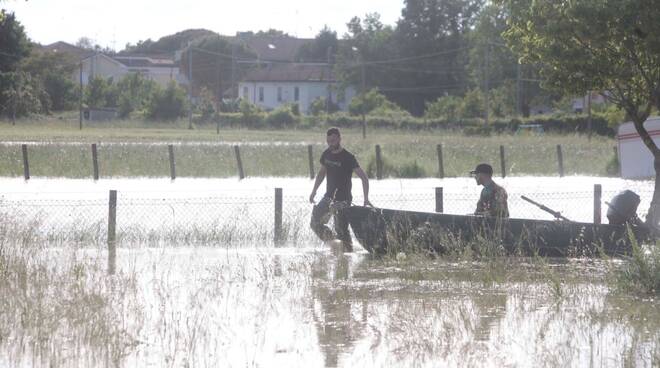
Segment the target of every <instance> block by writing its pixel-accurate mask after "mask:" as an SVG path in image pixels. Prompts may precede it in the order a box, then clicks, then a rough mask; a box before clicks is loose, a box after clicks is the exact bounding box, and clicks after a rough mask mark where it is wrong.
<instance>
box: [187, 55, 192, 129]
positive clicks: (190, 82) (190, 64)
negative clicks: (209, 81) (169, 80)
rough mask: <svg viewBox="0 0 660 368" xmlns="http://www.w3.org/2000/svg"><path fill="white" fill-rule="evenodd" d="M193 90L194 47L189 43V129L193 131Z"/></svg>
mask: <svg viewBox="0 0 660 368" xmlns="http://www.w3.org/2000/svg"><path fill="white" fill-rule="evenodd" d="M192 89H193V79H192V47H191V46H190V43H188V102H189V103H190V108H189V109H188V129H192V116H193V101H192Z"/></svg>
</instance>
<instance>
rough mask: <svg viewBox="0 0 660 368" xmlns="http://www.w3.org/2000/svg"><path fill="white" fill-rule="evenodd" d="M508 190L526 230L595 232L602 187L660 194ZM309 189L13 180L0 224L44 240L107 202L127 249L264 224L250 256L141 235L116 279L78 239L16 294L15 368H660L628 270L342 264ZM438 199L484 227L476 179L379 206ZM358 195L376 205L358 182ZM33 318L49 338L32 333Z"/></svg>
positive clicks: (38, 259) (348, 257)
mask: <svg viewBox="0 0 660 368" xmlns="http://www.w3.org/2000/svg"><path fill="white" fill-rule="evenodd" d="M497 181H498V182H499V183H502V184H504V186H505V187H506V189H507V190H508V192H509V196H510V199H511V203H510V206H511V213H512V216H513V217H535V218H548V216H549V215H547V214H544V213H543V212H541V211H540V210H536V209H535V208H533V207H530V206H529V205H527V204H526V203H525V202H523V201H520V200H517V199H515V198H517V196H518V195H519V194H525V195H528V196H530V197H532V198H536V199H539V201H540V202H543V203H544V204H546V205H548V206H550V207H554V209H557V210H562V211H563V212H562V213H563V214H564V215H565V216H567V217H569V218H571V219H576V220H582V221H590V220H591V218H592V216H593V185H594V184H602V186H603V199H604V200H609V198H610V197H611V195H613V194H614V193H616V192H618V191H620V190H622V189H632V190H634V191H636V192H637V193H639V194H640V195H641V196H642V199H643V203H642V205H640V211H639V212H640V214H642V213H643V212H645V211H646V209H647V208H648V201H650V196H651V194H652V190H653V185H652V182H645V181H624V180H620V179H607V178H593V177H566V178H561V179H560V178H538V177H535V178H525V177H516V178H507V179H504V180H497ZM311 185H312V182H311V181H310V180H308V179H282V178H260V179H257V178H253V179H248V180H244V181H240V182H239V181H238V180H231V179H194V180H193V179H187V180H179V179H177V181H176V182H174V183H172V182H170V181H169V180H164V179H162V180H159V179H120V180H101V181H99V182H96V183H94V182H92V181H86V180H64V179H36V180H31V181H30V182H29V183H25V182H24V181H22V180H17V179H0V187H1V188H2V193H1V195H2V200H0V213H4V214H7V213H11V212H12V211H19V210H20V211H22V212H20V213H19V214H20V215H21V216H22V217H20V218H19V219H14V220H12V221H15V222H16V223H20V221H27V222H29V221H30V220H33V219H34V218H33V215H34V216H36V215H38V217H39V219H40V221H36V222H34V221H33V222H31V224H32V226H34V227H36V228H37V229H34V231H33V232H32V233H31V235H30V236H33V237H34V239H42V238H40V237H39V234H40V233H41V232H45V233H47V232H49V231H52V229H53V228H56V227H57V226H58V224H59V226H61V227H62V228H66V227H67V226H71V224H72V223H76V222H79V221H81V218H79V217H78V215H80V214H83V215H84V216H86V217H94V216H97V212H100V214H98V216H100V218H101V221H103V220H104V219H105V218H104V217H103V216H107V213H108V212H107V195H108V190H110V189H115V190H118V191H119V193H120V200H119V202H118V228H119V232H120V233H121V231H128V230H127V229H133V230H134V229H135V227H136V226H139V225H140V224H146V225H145V227H144V229H147V230H148V231H151V232H154V231H158V230H159V229H161V228H160V227H159V226H161V225H162V224H165V226H167V228H166V229H164V230H163V229H161V230H163V231H171V232H174V233H182V232H185V229H184V227H190V226H199V230H198V231H199V232H203V231H204V230H205V229H206V230H208V229H207V227H212V226H217V225H222V221H225V220H226V219H227V218H231V217H236V216H237V213H236V212H234V211H233V209H232V210H227V208H230V207H232V206H235V207H236V208H239V209H240V211H242V212H240V214H242V215H243V216H246V218H250V221H247V222H248V224H247V225H245V224H244V223H242V222H241V221H237V222H234V224H236V226H238V227H237V228H232V229H234V230H236V229H238V230H237V231H236V233H235V238H236V239H238V240H239V241H237V242H234V241H231V242H230V241H228V242H227V243H223V241H221V240H218V239H219V238H212V239H213V240H212V241H211V242H209V243H207V244H205V243H204V242H200V241H198V242H193V243H187V242H183V241H180V239H179V238H177V237H176V236H173V237H170V238H167V239H165V240H162V241H161V242H160V243H157V244H156V245H154V244H153V243H150V242H144V243H143V242H141V241H139V240H136V241H135V243H131V239H136V238H130V237H127V238H126V239H125V240H124V241H123V242H120V247H119V249H118V251H117V271H116V274H115V276H107V275H106V274H105V270H106V265H107V251H106V250H105V247H104V246H102V245H99V244H98V243H92V244H89V245H86V244H85V243H80V242H74V241H73V240H72V239H70V238H66V237H64V238H61V239H60V240H62V239H64V240H63V241H60V242H59V243H58V244H57V246H49V247H47V248H44V249H40V250H35V251H34V252H33V253H30V258H29V259H30V262H29V263H33V264H34V265H35V266H43V268H39V270H40V271H39V273H38V275H39V276H38V277H39V278H38V279H39V280H46V281H45V285H41V286H39V285H40V284H39V283H36V285H33V286H29V285H30V283H28V284H27V285H24V286H23V287H24V288H26V291H25V292H17V293H16V294H13V293H11V292H7V290H11V289H10V288H3V290H5V292H6V294H5V295H4V296H3V301H2V303H3V304H2V305H3V312H2V315H0V316H1V317H2V318H0V366H25V367H31V366H75V367H79V366H109V367H114V366H121V367H124V366H125V367H166V366H168V367H232V366H235V367H245V366H250V367H252V366H255V367H270V366H285V367H324V366H325V367H335V366H337V367H353V366H359V367H393V366H394V367H397V366H401V367H463V366H467V367H492V366H515V367H518V366H519V367H531V366H534V367H536V366H541V367H544V366H548V367H556V366H562V367H563V366H580V367H582V366H588V367H592V366H593V367H620V366H635V367H654V366H658V365H659V364H660V302H659V301H658V300H657V299H654V298H652V297H645V298H644V297H638V296H632V295H628V294H625V293H620V292H616V291H615V288H614V283H613V281H612V280H611V278H610V274H611V272H612V271H615V270H617V269H619V268H621V267H622V266H623V265H624V263H625V261H624V260H607V259H602V260H590V259H536V258H513V257H511V258H498V259H492V260H479V261H475V260H472V259H429V258H426V257H423V256H420V255H414V254H411V255H406V256H401V257H397V259H373V258H372V257H370V256H369V255H368V254H366V253H365V252H364V251H362V250H361V249H360V248H359V247H356V252H355V253H341V252H339V251H337V250H336V249H332V248H331V247H329V246H326V245H324V244H321V243H320V242H319V241H317V240H316V239H314V237H313V236H311V235H310V233H309V232H308V231H307V230H306V227H307V225H306V224H307V221H308V214H309V213H308V211H309V204H307V203H306V199H307V196H308V195H309V191H310V189H311ZM276 187H280V188H283V190H284V195H285V201H284V204H285V205H284V212H285V219H286V218H288V219H289V220H291V219H297V220H298V222H300V223H301V224H300V226H301V230H300V233H299V234H298V236H297V237H290V238H288V240H287V242H288V243H287V244H286V246H284V247H274V246H273V245H272V244H270V243H269V238H268V236H264V237H262V238H257V239H255V238H254V237H251V235H252V234H253V233H254V232H259V231H264V232H267V231H268V229H269V227H271V226H272V221H273V220H272V217H273V212H272V211H273V201H272V195H273V191H274V188H276ZM435 187H443V189H444V193H445V201H444V207H445V212H448V213H466V212H470V211H471V208H472V206H473V205H474V203H475V202H476V198H477V196H478V194H479V188H478V187H476V185H474V183H473V181H472V180H470V179H468V178H456V179H445V180H438V179H424V180H384V181H372V182H371V193H372V195H371V199H372V202H374V204H375V205H377V206H379V205H380V206H383V207H390V208H408V209H416V210H423V211H432V210H433V208H434V206H435V201H434V188H435ZM353 192H354V194H358V193H361V186H360V182H359V180H358V181H354V187H353ZM287 196H288V197H287ZM122 201H123V202H122ZM360 201H361V196H357V195H356V198H355V200H354V202H356V203H359V202H360ZM20 203H23V204H24V205H23V206H22V207H23V208H19V206H18V204H20ZM122 206H123V207H124V208H128V209H125V210H124V211H127V212H124V214H125V215H126V217H128V218H126V219H122V218H121V214H122V212H121V208H122ZM25 207H27V208H25ZM87 207H90V208H94V210H93V211H91V210H90V211H87V210H85V209H86V208H87ZM96 207H99V210H98V211H97V210H96ZM162 208H167V211H165V210H163V211H162V212H161V209H162ZM215 212H226V215H222V216H221V215H218V214H216V213H215ZM287 216H289V217H287ZM209 217H211V218H214V219H213V220H212V221H209V220H208V218H209ZM4 218H5V219H7V218H8V217H4ZM205 219H206V222H205ZM89 221H91V222H94V221H97V219H90V220H89ZM268 221H271V222H268ZM262 223H265V225H263V226H262V227H263V229H261V227H259V226H261V225H260V224H262ZM35 224H36V225H35ZM200 224H201V225H200ZM258 225H259V226H258ZM240 226H247V229H248V230H247V231H244V229H243V228H241V227H240ZM41 227H44V228H48V229H50V230H44V229H41ZM303 228H304V229H303ZM122 229H123V230H122ZM140 229H142V228H140ZM64 232H66V231H64ZM6 234H8V233H7V232H0V236H4V237H6V236H7V235H6ZM21 234H22V233H21ZM43 239H44V240H43V241H44V242H48V241H49V239H51V238H43ZM200 239H202V238H200ZM198 240H199V239H198ZM234 240H235V239H234ZM16 243H17V244H12V242H11V239H4V238H3V241H2V242H0V250H2V251H1V252H0V255H3V252H4V253H7V252H8V251H9V250H10V249H13V250H15V251H16V252H18V251H17V250H16V249H19V248H18V247H19V245H20V246H21V247H23V248H22V249H25V247H27V246H28V245H26V244H20V242H19V241H16ZM11 247H15V248H11ZM22 251H24V250H22ZM22 251H21V252H22ZM9 253H11V252H9ZM18 254H21V253H20V252H18ZM19 258H20V257H19ZM8 259H11V258H8ZM37 268H38V267H37ZM72 275H75V277H74V276H72ZM48 280H50V281H48ZM71 280H73V281H71ZM80 280H83V281H80ZM5 281H6V280H5ZM49 282H50V283H52V284H56V286H52V287H51V286H49ZM0 286H1V285H0ZM74 286H75V287H74ZM39 287H41V288H42V289H39ZM31 288H33V289H31ZM19 289H20V288H19ZM81 289H82V290H84V291H85V292H81V291H80V290H81ZM35 290H40V291H41V292H40V293H36V292H35ZM25 295H28V296H30V297H27V298H26V297H25ZM37 298H38V299H39V300H40V302H39V303H33V302H34V300H35V299H37ZM32 304H34V305H32ZM44 305H48V307H44ZM67 306H68V307H67ZM67 308H69V309H67ZM36 311H39V312H40V313H35V312H36ZM66 311H73V312H70V313H67V312H66ZM93 311H97V312H96V313H92V312H93ZM26 316H28V317H26ZM29 317H31V318H38V321H39V323H34V324H33V326H32V327H30V326H31V324H30V323H29V320H28V321H27V322H26V321H25V320H24V319H25V318H29ZM22 319H23V320H22ZM21 320H22V321H23V322H19V321H21Z"/></svg>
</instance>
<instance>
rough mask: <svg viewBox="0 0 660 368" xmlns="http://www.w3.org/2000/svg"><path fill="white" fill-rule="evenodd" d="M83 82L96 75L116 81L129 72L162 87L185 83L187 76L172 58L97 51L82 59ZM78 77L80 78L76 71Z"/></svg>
mask: <svg viewBox="0 0 660 368" xmlns="http://www.w3.org/2000/svg"><path fill="white" fill-rule="evenodd" d="M81 62H82V83H83V85H86V84H87V83H88V81H89V80H90V79H91V78H93V77H96V76H99V77H102V78H106V79H107V78H113V80H114V81H115V82H116V81H118V80H119V79H121V78H122V77H123V76H125V75H127V74H132V73H137V74H140V75H142V76H143V77H145V78H146V79H150V80H153V81H154V82H156V83H157V84H159V85H160V86H161V87H165V86H167V84H168V83H169V82H170V81H175V82H177V83H183V82H184V81H186V79H185V77H184V76H183V75H181V74H180V73H179V65H178V64H176V63H175V62H174V61H173V60H171V59H156V58H152V57H148V56H113V57H110V56H107V55H104V54H101V53H96V54H94V55H92V56H89V57H87V58H85V59H83V60H82V61H81ZM74 74H75V77H76V79H78V78H79V76H78V74H77V73H74Z"/></svg>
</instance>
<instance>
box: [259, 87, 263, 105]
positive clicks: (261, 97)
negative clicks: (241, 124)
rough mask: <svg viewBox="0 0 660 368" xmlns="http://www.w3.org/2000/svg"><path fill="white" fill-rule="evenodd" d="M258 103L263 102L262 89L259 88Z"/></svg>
mask: <svg viewBox="0 0 660 368" xmlns="http://www.w3.org/2000/svg"><path fill="white" fill-rule="evenodd" d="M259 102H264V87H259Z"/></svg>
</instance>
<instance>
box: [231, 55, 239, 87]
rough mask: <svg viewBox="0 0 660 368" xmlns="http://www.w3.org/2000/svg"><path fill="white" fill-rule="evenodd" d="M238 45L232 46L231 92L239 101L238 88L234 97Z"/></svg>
mask: <svg viewBox="0 0 660 368" xmlns="http://www.w3.org/2000/svg"><path fill="white" fill-rule="evenodd" d="M235 69H236V43H232V44H231V91H232V96H233V97H235V98H236V99H238V96H239V95H240V91H239V90H238V86H236V96H234V84H236V70H235Z"/></svg>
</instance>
